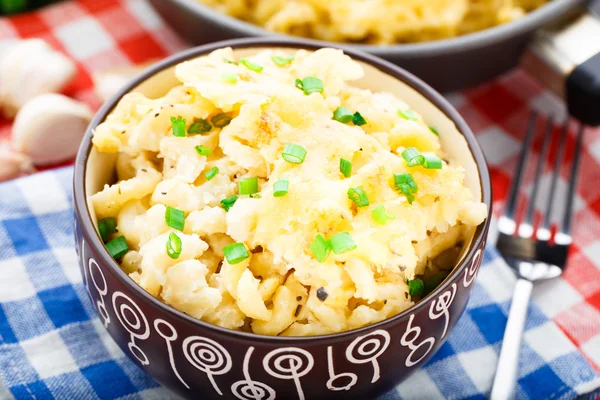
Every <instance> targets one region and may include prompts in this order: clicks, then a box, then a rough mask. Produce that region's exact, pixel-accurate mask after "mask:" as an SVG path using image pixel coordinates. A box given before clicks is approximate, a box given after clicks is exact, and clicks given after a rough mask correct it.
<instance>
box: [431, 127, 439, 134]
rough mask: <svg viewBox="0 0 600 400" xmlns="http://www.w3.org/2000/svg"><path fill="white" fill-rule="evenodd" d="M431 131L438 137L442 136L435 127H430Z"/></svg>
mask: <svg viewBox="0 0 600 400" xmlns="http://www.w3.org/2000/svg"><path fill="white" fill-rule="evenodd" d="M429 130H430V131H431V132H433V133H435V134H436V135H438V136H440V133H439V132H438V130H437V129H435V128H434V127H433V126H430V127H429Z"/></svg>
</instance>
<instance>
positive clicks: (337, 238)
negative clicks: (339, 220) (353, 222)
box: [329, 232, 356, 254]
mask: <svg viewBox="0 0 600 400" xmlns="http://www.w3.org/2000/svg"><path fill="white" fill-rule="evenodd" d="M329 245H330V246H331V249H332V250H333V252H334V253H335V254H342V253H345V252H347V251H350V250H354V249H355V248H356V243H354V240H352V237H350V234H349V233H348V232H340V233H336V234H335V235H333V236H332V237H330V238H329Z"/></svg>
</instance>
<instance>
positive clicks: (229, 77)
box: [221, 72, 238, 83]
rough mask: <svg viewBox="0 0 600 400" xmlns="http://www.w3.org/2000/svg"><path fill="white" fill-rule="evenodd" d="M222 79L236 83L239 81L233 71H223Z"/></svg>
mask: <svg viewBox="0 0 600 400" xmlns="http://www.w3.org/2000/svg"><path fill="white" fill-rule="evenodd" d="M221 80H222V81H223V82H227V83H236V82H237V81H238V77H237V75H236V74H234V73H233V72H223V73H222V74H221Z"/></svg>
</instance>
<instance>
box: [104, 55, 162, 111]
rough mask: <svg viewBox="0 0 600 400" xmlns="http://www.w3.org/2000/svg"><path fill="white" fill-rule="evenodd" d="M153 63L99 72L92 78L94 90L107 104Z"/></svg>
mask: <svg viewBox="0 0 600 400" xmlns="http://www.w3.org/2000/svg"><path fill="white" fill-rule="evenodd" d="M153 63H154V60H153V61H149V62H145V63H143V64H140V65H134V66H125V67H117V68H111V69H108V70H105V71H101V72H97V73H95V74H94V75H93V76H92V79H93V81H94V89H95V91H96V94H97V95H98V97H100V99H101V100H102V101H103V102H105V101H107V100H108V99H110V98H111V97H112V96H113V95H114V94H116V93H117V92H118V91H119V90H120V89H121V88H123V87H124V86H125V85H126V84H127V83H129V81H130V80H131V79H132V78H134V77H135V76H136V75H137V74H139V73H140V72H142V71H144V70H145V69H146V68H148V67H149V66H150V65H152V64H153Z"/></svg>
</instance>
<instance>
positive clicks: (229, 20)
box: [152, 0, 585, 58]
mask: <svg viewBox="0 0 600 400" xmlns="http://www.w3.org/2000/svg"><path fill="white" fill-rule="evenodd" d="M154 1H164V0H152V2H154ZM169 1H170V2H172V3H175V4H177V5H178V6H179V7H182V8H184V9H185V10H187V11H188V12H191V13H194V14H197V15H200V16H202V17H203V18H206V19H209V20H211V21H213V22H216V23H217V24H218V25H220V26H222V27H224V28H228V29H230V30H234V31H235V32H237V33H238V34H240V35H242V36H246V37H248V36H252V37H265V36H269V37H280V38H281V37H284V38H301V39H302V37H299V36H294V35H288V34H283V33H278V32H273V31H269V30H267V29H265V28H262V27H260V26H258V25H255V24H253V23H250V22H246V21H243V20H240V19H238V18H235V17H232V16H230V15H227V14H225V13H222V12H220V11H217V10H215V9H213V8H211V7H209V6H208V5H206V4H203V3H200V2H199V1H194V0H169ZM584 2H585V0H553V1H550V2H549V3H547V4H544V5H543V6H541V7H538V8H537V9H535V10H533V11H531V12H529V13H527V14H526V15H524V16H523V17H521V18H519V19H516V20H514V21H511V22H508V23H504V24H500V25H496V26H493V27H490V28H486V29H483V30H480V31H476V32H472V33H468V34H465V35H460V36H456V37H451V38H446V39H439V40H432V41H427V42H417V43H400V44H392V45H368V44H354V43H345V42H332V41H325V40H314V41H315V42H318V43H320V45H321V46H323V47H326V46H333V45H335V47H339V48H343V49H353V50H360V51H366V52H368V53H371V54H374V55H377V56H380V57H384V56H389V55H398V56H405V57H426V58H429V57H431V55H432V54H437V55H446V54H454V53H459V52H463V51H468V50H473V49H476V48H480V47H485V46H489V45H491V44H495V43H498V42H501V41H504V40H508V39H510V38H512V37H515V36H518V35H521V34H525V33H527V32H531V31H533V30H535V29H537V28H540V27H542V26H544V25H546V24H548V23H549V22H551V21H552V20H554V19H555V18H557V17H559V16H561V15H564V14H565V13H568V12H569V11H571V10H572V9H573V8H574V7H575V6H578V5H581V4H583V3H584ZM311 40H312V39H311Z"/></svg>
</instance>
